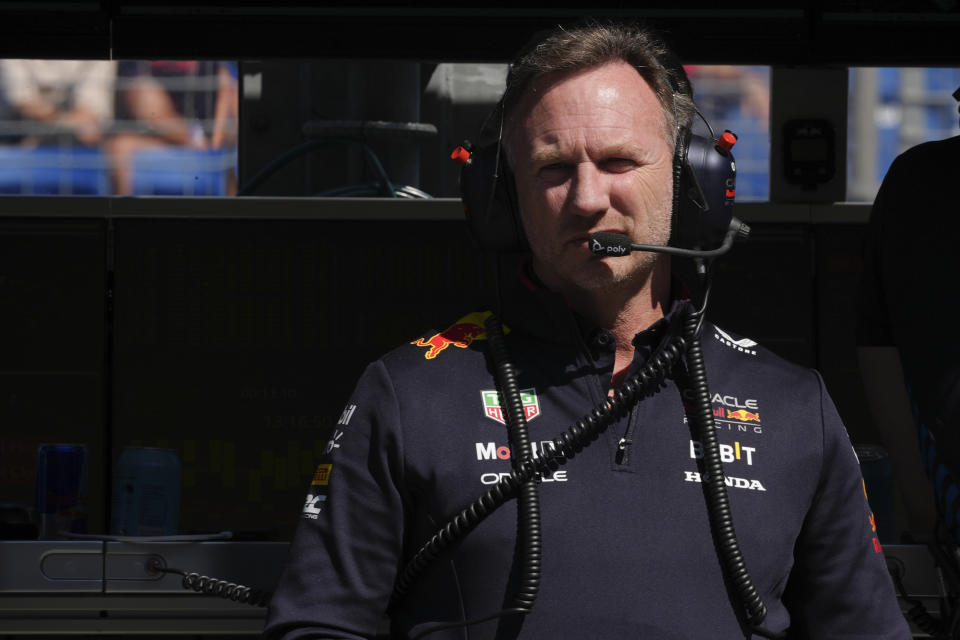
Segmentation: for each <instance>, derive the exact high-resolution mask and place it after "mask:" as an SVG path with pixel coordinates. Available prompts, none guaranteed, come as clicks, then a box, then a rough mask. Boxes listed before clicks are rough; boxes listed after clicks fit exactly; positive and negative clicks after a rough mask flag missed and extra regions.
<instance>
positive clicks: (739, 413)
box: [727, 409, 760, 422]
mask: <svg viewBox="0 0 960 640" xmlns="http://www.w3.org/2000/svg"><path fill="white" fill-rule="evenodd" d="M727 418H734V419H736V420H739V421H740V422H746V421H747V420H753V421H754V422H760V414H759V413H754V412H752V411H747V410H746V409H737V410H736V411H730V409H727Z"/></svg>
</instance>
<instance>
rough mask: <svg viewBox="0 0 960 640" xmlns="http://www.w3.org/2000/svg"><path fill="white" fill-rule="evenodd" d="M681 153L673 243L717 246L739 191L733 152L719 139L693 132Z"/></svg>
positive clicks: (676, 185)
mask: <svg viewBox="0 0 960 640" xmlns="http://www.w3.org/2000/svg"><path fill="white" fill-rule="evenodd" d="M678 155H679V156H680V157H679V158H678V159H677V162H679V163H680V165H679V180H677V178H676V177H675V190H676V201H675V207H674V213H673V227H672V230H671V236H670V245H671V246H674V247H680V248H683V249H714V248H716V247H718V246H719V245H720V244H721V243H722V242H723V239H724V236H725V235H726V234H727V231H728V230H729V229H730V220H731V218H733V201H734V197H735V196H736V192H737V187H736V184H737V165H736V162H735V161H734V158H733V154H732V153H731V152H730V151H728V150H724V149H723V148H721V147H720V146H719V145H718V144H717V141H716V140H712V139H711V138H706V137H704V136H699V135H690V136H688V142H687V145H686V148H685V149H683V150H682V151H681V153H679V154H678ZM675 176H676V173H675Z"/></svg>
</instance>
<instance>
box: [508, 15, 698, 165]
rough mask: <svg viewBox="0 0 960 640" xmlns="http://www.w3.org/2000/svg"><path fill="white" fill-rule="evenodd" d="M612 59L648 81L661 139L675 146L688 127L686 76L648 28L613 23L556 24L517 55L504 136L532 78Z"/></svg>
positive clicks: (689, 96)
mask: <svg viewBox="0 0 960 640" xmlns="http://www.w3.org/2000/svg"><path fill="white" fill-rule="evenodd" d="M617 60H623V61H625V62H627V63H629V64H630V65H631V66H632V67H633V68H634V69H636V70H637V73H639V74H640V76H641V77H642V78H643V79H644V80H645V81H646V82H647V84H648V85H650V88H651V89H652V90H653V92H654V94H655V95H656V96H657V100H658V101H659V102H660V106H661V111H662V113H663V124H664V134H665V136H666V139H667V140H668V141H669V142H670V143H671V144H674V145H675V144H676V141H677V135H678V128H679V127H685V128H688V129H689V128H690V127H691V125H692V123H693V117H694V114H695V113H696V107H695V106H694V104H693V92H692V89H691V87H690V81H689V80H688V79H687V75H686V73H685V72H684V70H683V67H682V66H681V65H680V63H679V61H678V60H677V59H676V57H675V55H674V54H673V52H672V51H670V49H668V48H667V46H666V44H664V43H663V41H662V40H661V39H660V38H659V37H658V36H657V35H655V34H654V33H653V32H652V31H650V30H649V29H646V28H644V27H640V26H638V25H627V24H616V23H609V24H600V23H595V22H593V23H588V24H584V25H580V26H576V27H573V28H569V29H564V28H563V27H557V28H556V29H554V30H553V31H551V32H550V33H548V34H547V35H546V36H545V37H543V38H541V39H539V40H538V41H537V42H536V44H534V45H533V46H532V47H528V48H527V50H526V51H525V52H524V53H522V54H521V55H520V56H519V57H518V58H517V60H516V61H515V62H514V64H513V65H512V66H511V67H510V72H509V73H508V75H507V86H506V90H505V91H504V93H503V100H502V104H501V108H502V109H503V112H502V113H501V117H502V118H503V126H504V136H505V137H509V131H510V129H511V125H512V118H513V116H514V113H515V112H516V109H517V107H518V105H519V104H520V102H521V101H522V99H523V97H524V95H525V94H526V93H527V91H528V90H529V89H530V85H531V84H533V82H534V81H535V80H536V79H537V78H539V77H541V76H543V75H545V74H548V73H552V72H555V71H574V70H579V69H588V68H590V67H596V66H599V65H602V64H606V63H608V62H614V61H617ZM510 146H511V145H509V144H508V145H507V148H508V150H509V147H510Z"/></svg>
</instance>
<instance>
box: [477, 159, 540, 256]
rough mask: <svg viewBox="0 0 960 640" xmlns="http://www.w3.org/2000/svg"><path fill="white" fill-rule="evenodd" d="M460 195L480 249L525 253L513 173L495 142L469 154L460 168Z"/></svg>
mask: <svg viewBox="0 0 960 640" xmlns="http://www.w3.org/2000/svg"><path fill="white" fill-rule="evenodd" d="M460 196H461V198H462V200H463V208H464V210H465V212H466V215H467V225H468V227H469V229H470V233H471V235H472V236H473V238H474V240H475V241H476V243H477V245H478V246H479V247H480V248H481V249H483V250H487V251H499V252H516V251H525V250H527V246H528V245H527V240H526V237H525V236H524V233H523V223H522V222H521V220H520V211H519V208H518V205H517V191H516V186H515V184H514V181H513V173H512V172H511V171H510V167H509V166H508V165H507V159H506V155H505V154H504V152H503V147H502V145H501V144H500V142H499V141H496V142H494V143H492V144H489V145H486V146H483V147H477V148H475V149H473V150H472V151H471V153H470V159H469V160H468V161H467V162H466V163H464V164H463V166H462V167H461V169H460Z"/></svg>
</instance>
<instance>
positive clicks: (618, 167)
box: [601, 158, 637, 173]
mask: <svg viewBox="0 0 960 640" xmlns="http://www.w3.org/2000/svg"><path fill="white" fill-rule="evenodd" d="M601 164H602V168H603V170H604V171H613V172H617V173H619V172H622V171H629V170H631V169H633V168H634V167H635V166H637V163H636V162H634V161H633V160H631V159H630V158H607V159H606V160H604V161H603V162H602V163H601Z"/></svg>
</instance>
